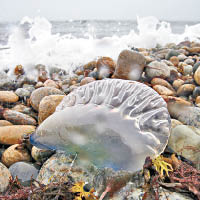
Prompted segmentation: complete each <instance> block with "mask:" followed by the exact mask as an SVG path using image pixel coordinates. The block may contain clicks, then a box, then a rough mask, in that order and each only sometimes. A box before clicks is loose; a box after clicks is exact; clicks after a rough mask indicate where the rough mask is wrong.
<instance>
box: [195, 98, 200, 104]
mask: <svg viewBox="0 0 200 200" xmlns="http://www.w3.org/2000/svg"><path fill="white" fill-rule="evenodd" d="M195 103H196V104H199V103H200V96H197V98H196V101H195Z"/></svg>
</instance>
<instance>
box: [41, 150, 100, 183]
mask: <svg viewBox="0 0 200 200" xmlns="http://www.w3.org/2000/svg"><path fill="white" fill-rule="evenodd" d="M72 162H73V158H71V157H69V156H67V155H65V154H62V153H57V154H54V155H53V156H52V157H51V158H49V159H48V160H47V161H46V162H45V163H44V164H43V166H42V168H41V170H40V172H39V175H38V177H37V181H39V182H40V183H42V184H45V185H47V184H48V183H50V182H54V181H59V180H60V179H61V178H62V179H64V180H65V181H67V180H68V179H69V177H71V179H72V180H73V181H75V182H78V181H84V182H91V180H93V177H94V175H95V173H96V172H97V169H96V168H95V167H94V166H93V165H89V164H88V165H86V166H83V167H81V164H80V163H79V162H80V161H79V160H77V159H76V161H75V162H74V164H73V165H72V164H71V163H72Z"/></svg>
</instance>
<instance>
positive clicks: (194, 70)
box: [193, 62, 200, 73]
mask: <svg viewBox="0 0 200 200" xmlns="http://www.w3.org/2000/svg"><path fill="white" fill-rule="evenodd" d="M199 66H200V62H196V63H195V64H194V66H193V73H195V72H196V70H197V69H198V67H199Z"/></svg>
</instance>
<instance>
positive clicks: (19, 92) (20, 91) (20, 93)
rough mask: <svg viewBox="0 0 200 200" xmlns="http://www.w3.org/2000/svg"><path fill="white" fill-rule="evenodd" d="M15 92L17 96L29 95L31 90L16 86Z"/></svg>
mask: <svg viewBox="0 0 200 200" xmlns="http://www.w3.org/2000/svg"><path fill="white" fill-rule="evenodd" d="M15 94H17V96H19V97H29V96H30V95H31V92H30V91H28V90H27V89H24V88H18V89H17V90H16V91H15Z"/></svg>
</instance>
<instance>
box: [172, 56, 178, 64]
mask: <svg viewBox="0 0 200 200" xmlns="http://www.w3.org/2000/svg"><path fill="white" fill-rule="evenodd" d="M170 62H171V63H173V65H174V66H178V64H179V59H178V57H176V56H172V57H171V58H170Z"/></svg>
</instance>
